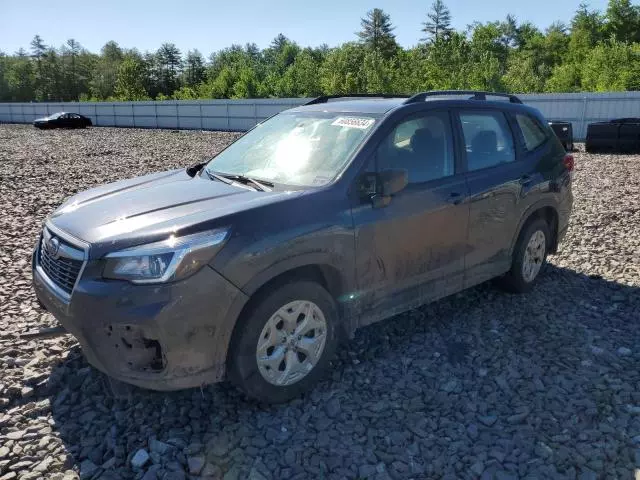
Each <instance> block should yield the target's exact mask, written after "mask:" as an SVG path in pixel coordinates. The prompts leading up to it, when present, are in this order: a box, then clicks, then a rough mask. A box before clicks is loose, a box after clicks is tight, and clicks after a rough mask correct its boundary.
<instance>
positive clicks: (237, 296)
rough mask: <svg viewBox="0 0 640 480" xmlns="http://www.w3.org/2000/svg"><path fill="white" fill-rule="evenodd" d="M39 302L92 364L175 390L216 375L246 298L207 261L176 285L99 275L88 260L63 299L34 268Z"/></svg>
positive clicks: (130, 380)
mask: <svg viewBox="0 0 640 480" xmlns="http://www.w3.org/2000/svg"><path fill="white" fill-rule="evenodd" d="M32 266H33V268H32V270H33V286H34V289H35V292H36V295H37V297H38V299H39V300H40V302H42V303H43V304H44V306H45V307H46V308H47V309H48V310H49V311H50V312H51V313H52V314H53V316H54V317H56V318H57V319H58V321H59V322H60V323H61V324H62V325H63V326H64V327H65V328H66V330H67V331H68V332H69V333H71V334H73V335H74V336H75V337H76V338H77V339H78V341H79V342H80V345H81V347H82V350H83V352H84V354H85V355H86V357H87V359H88V360H89V363H91V364H92V365H93V366H95V367H96V368H97V369H99V370H101V371H102V372H104V373H106V374H107V375H109V376H111V377H114V378H116V379H118V380H121V381H123V382H126V383H130V384H133V385H137V386H140V387H144V388H149V389H153V390H178V389H182V388H190V387H197V386H201V385H203V384H207V383H213V382H217V381H220V380H222V379H223V378H224V375H225V364H226V357H227V348H228V345H229V341H230V339H231V334H232V332H233V327H234V326H235V321H236V319H237V317H238V315H239V314H240V311H241V310H242V307H243V306H244V305H245V303H246V301H247V297H246V295H245V294H244V293H242V292H241V291H240V290H239V289H237V288H236V287H235V286H234V285H232V284H231V283H230V282H228V281H227V280H226V279H225V278H223V277H222V276H221V275H219V274H218V273H217V272H215V271H214V270H213V269H212V268H210V267H204V268H203V269H202V270H200V271H199V272H198V273H196V274H195V275H193V276H191V277H189V278H187V279H185V280H183V281H180V282H175V283H170V284H162V285H133V284H131V283H128V282H122V281H112V280H104V279H102V278H101V277H100V273H101V270H102V267H101V264H100V262H99V261H91V260H90V261H88V262H87V264H86V265H85V267H84V270H83V272H82V273H81V276H80V278H79V280H78V282H77V283H76V286H75V288H74V290H73V292H72V294H71V295H70V296H69V297H68V298H66V299H65V298H62V297H61V296H60V295H59V292H56V291H55V289H54V288H52V282H51V280H50V279H49V278H48V277H47V276H46V273H44V272H43V270H42V269H41V268H38V257H37V248H36V252H34V256H33V263H32Z"/></svg>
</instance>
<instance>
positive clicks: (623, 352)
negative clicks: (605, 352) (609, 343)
mask: <svg viewBox="0 0 640 480" xmlns="http://www.w3.org/2000/svg"><path fill="white" fill-rule="evenodd" d="M616 353H617V354H618V355H620V356H621V357H628V356H629V355H631V353H632V352H631V349H629V348H627V347H620V348H618V350H616Z"/></svg>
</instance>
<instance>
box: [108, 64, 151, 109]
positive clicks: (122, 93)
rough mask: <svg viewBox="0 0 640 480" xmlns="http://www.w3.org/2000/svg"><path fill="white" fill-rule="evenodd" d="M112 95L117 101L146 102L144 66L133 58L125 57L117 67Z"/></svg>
mask: <svg viewBox="0 0 640 480" xmlns="http://www.w3.org/2000/svg"><path fill="white" fill-rule="evenodd" d="M114 93H115V96H116V98H118V100H148V98H149V96H148V94H147V91H146V90H145V88H144V66H143V64H142V63H141V62H140V60H139V59H137V58H136V57H135V56H127V57H126V58H125V59H124V60H123V61H122V62H121V63H120V65H119V66H118V75H117V79H116V86H115V92H114Z"/></svg>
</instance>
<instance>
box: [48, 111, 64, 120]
mask: <svg viewBox="0 0 640 480" xmlns="http://www.w3.org/2000/svg"><path fill="white" fill-rule="evenodd" d="M62 115H64V112H58V113H54V114H53V115H49V116H48V117H47V119H49V120H55V119H56V118H59V117H61V116H62Z"/></svg>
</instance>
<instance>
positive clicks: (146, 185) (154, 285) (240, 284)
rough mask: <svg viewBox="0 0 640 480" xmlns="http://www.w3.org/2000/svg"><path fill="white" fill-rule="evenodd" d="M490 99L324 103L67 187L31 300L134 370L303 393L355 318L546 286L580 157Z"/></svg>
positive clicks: (517, 107) (281, 394)
mask: <svg viewBox="0 0 640 480" xmlns="http://www.w3.org/2000/svg"><path fill="white" fill-rule="evenodd" d="M460 95H463V97H462V98H461V97H460ZM489 95H496V94H488V93H483V92H459V91H454V92H424V93H420V94H417V95H414V96H413V97H410V98H402V97H398V96H391V97H387V96H383V95H379V96H377V97H376V98H370V97H366V96H360V97H363V98H360V97H359V98H344V97H340V98H333V97H320V98H318V99H315V100H313V101H311V102H309V103H307V104H306V105H303V106H300V107H297V108H293V109H291V110H287V111H285V112H282V113H279V114H277V115H275V116H274V117H272V118H271V119H269V120H267V121H265V122H263V123H262V124H258V125H257V126H256V127H254V128H253V129H252V130H250V131H249V132H248V133H246V134H245V135H243V136H242V137H240V138H239V139H238V140H236V141H235V142H234V143H232V144H231V145H229V146H228V147H227V148H226V149H225V150H223V151H222V152H220V153H219V154H218V155H217V156H216V157H215V158H213V159H212V160H211V161H209V162H208V163H203V164H199V165H196V166H193V167H190V168H187V169H179V170H173V171H168V172H163V173H153V174H150V175H146V176H143V177H139V178H134V179H130V180H124V181H119V182H116V183H112V184H108V185H103V186H101V187H98V188H94V189H92V190H88V191H86V192H83V193H79V194H77V195H74V196H72V197H71V198H69V199H68V200H66V201H65V202H64V203H63V204H62V205H61V206H60V207H59V208H58V209H57V210H56V211H55V212H53V214H52V215H51V216H50V217H49V218H48V219H47V220H46V223H45V226H44V229H43V232H42V235H41V236H40V238H39V240H38V242H37V245H36V248H35V251H34V254H33V259H32V262H33V284H34V288H35V291H36V294H37V297H38V299H39V300H40V301H41V303H42V304H43V305H44V306H45V307H46V308H47V309H48V310H49V311H50V312H51V313H52V314H53V315H54V316H55V317H56V318H57V319H58V320H59V321H60V322H61V323H62V324H63V325H64V327H65V328H66V329H67V330H68V331H69V332H70V333H72V334H73V335H74V336H76V337H77V339H78V340H79V342H80V344H81V345H82V348H83V351H84V353H85V354H86V356H87V358H88V360H89V361H90V363H91V364H93V365H94V366H96V367H97V368H98V369H100V370H102V371H104V372H106V373H107V374H109V375H111V376H113V377H116V378H118V379H120V380H122V381H124V382H128V383H131V384H135V385H139V386H142V387H147V388H152V389H157V390H171V389H180V388H187V387H198V386H201V385H203V384H206V383H211V382H217V381H220V380H223V379H225V378H228V379H229V380H231V381H232V382H233V383H234V384H235V385H236V386H238V387H240V388H241V389H242V390H243V391H244V392H246V393H247V394H248V395H250V396H251V397H253V398H257V399H259V400H263V401H268V402H281V401H286V400H288V399H290V398H292V397H295V396H297V395H299V394H300V393H301V392H304V391H305V390H308V389H309V388H311V387H312V385H313V384H315V382H317V380H318V379H319V378H320V377H321V376H322V375H323V374H324V372H325V371H326V370H327V368H328V367H329V364H330V361H331V359H332V356H333V354H334V351H335V348H336V345H337V343H338V341H339V340H340V339H344V338H349V337H350V336H351V335H352V334H353V332H354V331H355V330H356V329H357V328H359V327H362V326H364V325H367V324H370V323H373V322H376V321H378V320H381V319H384V318H387V317H390V316H393V315H396V314H399V313H401V312H404V311H407V310H410V309H412V308H416V307H418V306H420V305H422V304H425V303H428V302H432V301H434V300H437V299H439V298H442V297H445V296H447V295H451V294H454V293H456V292H459V291H461V290H463V289H466V288H469V287H472V286H474V285H477V284H479V283H481V282H484V281H486V280H490V279H493V278H498V279H499V283H500V284H501V285H502V286H503V287H504V288H506V289H508V290H510V291H513V292H526V291H528V290H530V289H531V288H532V287H533V285H534V284H535V282H536V280H537V279H538V278H539V274H540V272H541V269H542V267H543V265H544V263H545V261H546V258H547V254H549V253H554V252H555V251H556V249H557V248H558V244H559V243H560V242H561V240H562V238H563V236H564V235H565V232H566V230H567V226H568V223H569V216H570V212H571V208H572V201H573V200H572V199H573V197H572V193H571V181H572V173H571V172H572V170H573V167H574V164H573V158H572V157H571V155H569V154H567V153H566V152H565V150H564V148H563V146H562V144H561V143H560V141H559V140H558V138H557V137H556V135H555V134H554V133H553V131H552V130H551V128H550V127H549V125H548V124H547V121H546V120H545V118H543V116H542V115H541V114H540V113H539V112H538V111H537V110H535V109H533V108H530V107H527V106H525V105H523V104H522V102H521V101H520V100H519V99H518V98H517V97H515V96H510V95H502V94H498V95H497V97H498V99H500V100H488V99H487V97H488V96H489ZM451 97H454V98H451ZM505 100H506V101H505ZM532 308H533V307H532ZM398 321H402V319H398Z"/></svg>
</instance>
